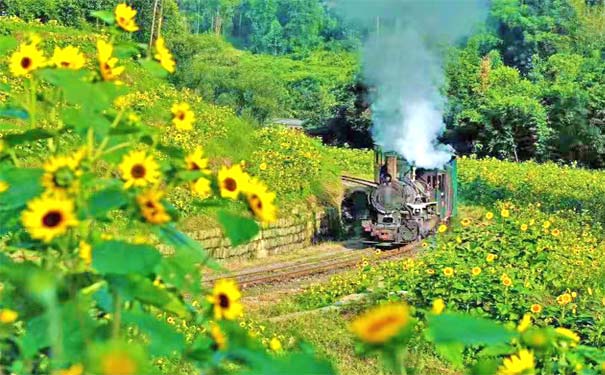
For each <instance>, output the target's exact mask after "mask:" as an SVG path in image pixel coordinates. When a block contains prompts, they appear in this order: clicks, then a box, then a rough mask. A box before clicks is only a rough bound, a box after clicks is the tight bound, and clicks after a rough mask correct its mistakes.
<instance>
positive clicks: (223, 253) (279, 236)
mask: <svg viewBox="0 0 605 375" xmlns="http://www.w3.org/2000/svg"><path fill="white" fill-rule="evenodd" d="M332 218H333V214H332V213H331V210H324V209H321V210H315V212H309V213H304V214H298V215H297V216H296V217H291V218H284V219H279V220H278V221H277V222H275V223H273V224H271V225H270V226H268V227H266V228H262V229H261V231H260V233H259V234H258V235H257V236H256V237H255V238H254V239H253V240H252V241H251V242H249V243H247V244H244V245H240V246H237V247H232V246H231V244H230V243H229V240H228V239H227V238H225V237H224V236H223V233H222V232H221V230H220V228H214V229H208V230H200V231H196V232H189V233H188V234H189V235H190V236H191V238H193V239H194V240H196V241H199V242H200V243H201V244H202V245H203V246H204V248H205V249H206V250H207V251H208V252H209V253H210V254H211V255H212V256H213V257H214V258H215V259H227V258H234V257H237V258H262V257H266V256H268V255H273V254H278V253H284V252H290V251H293V250H298V249H302V248H304V247H307V246H309V245H311V244H313V243H315V242H316V241H318V240H319V239H321V238H325V237H326V236H327V235H328V234H329V232H330V227H331V224H330V222H331V221H332Z"/></svg>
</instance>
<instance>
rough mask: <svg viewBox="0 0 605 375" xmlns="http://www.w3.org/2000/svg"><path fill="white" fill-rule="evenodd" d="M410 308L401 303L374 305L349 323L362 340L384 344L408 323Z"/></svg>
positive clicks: (406, 326) (407, 325)
mask: <svg viewBox="0 0 605 375" xmlns="http://www.w3.org/2000/svg"><path fill="white" fill-rule="evenodd" d="M410 321H411V319H410V310H409V308H408V306H407V305H405V304H403V303H390V304H386V305H381V306H377V307H374V308H373V309H371V310H369V311H367V312H365V313H364V314H362V315H361V316H359V317H357V318H356V319H355V320H354V321H353V323H351V331H353V333H354V334H355V335H356V336H357V337H358V338H359V339H360V340H361V341H363V342H366V343H369V344H384V343H386V342H388V341H390V340H391V339H392V338H394V337H395V336H397V335H398V334H399V333H400V332H402V331H403V330H404V329H406V328H408V327H409V324H410Z"/></svg>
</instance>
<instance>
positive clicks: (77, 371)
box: [52, 363, 84, 375]
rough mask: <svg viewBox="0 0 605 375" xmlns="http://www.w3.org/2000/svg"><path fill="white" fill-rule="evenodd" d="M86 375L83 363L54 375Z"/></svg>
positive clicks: (54, 372) (58, 371)
mask: <svg viewBox="0 0 605 375" xmlns="http://www.w3.org/2000/svg"><path fill="white" fill-rule="evenodd" d="M83 373H84V366H82V364H81V363H76V364H75V365H72V366H70V367H69V368H66V369H61V370H57V371H53V373H52V374H53V375H82V374H83Z"/></svg>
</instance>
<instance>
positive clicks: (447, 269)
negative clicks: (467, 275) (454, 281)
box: [443, 267, 454, 277]
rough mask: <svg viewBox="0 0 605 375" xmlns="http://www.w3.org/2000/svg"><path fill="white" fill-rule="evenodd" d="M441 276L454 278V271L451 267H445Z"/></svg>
mask: <svg viewBox="0 0 605 375" xmlns="http://www.w3.org/2000/svg"><path fill="white" fill-rule="evenodd" d="M443 274H444V275H445V276H447V277H452V276H454V269H453V268H452V267H445V268H444V269H443Z"/></svg>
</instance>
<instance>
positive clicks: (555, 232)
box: [550, 229, 561, 237]
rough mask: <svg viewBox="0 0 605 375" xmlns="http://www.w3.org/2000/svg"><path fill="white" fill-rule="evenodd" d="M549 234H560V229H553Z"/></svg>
mask: <svg viewBox="0 0 605 375" xmlns="http://www.w3.org/2000/svg"><path fill="white" fill-rule="evenodd" d="M550 234H552V235H553V236H554V237H559V236H560V235H561V231H560V230H558V229H553V230H552V231H551V232H550Z"/></svg>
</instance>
